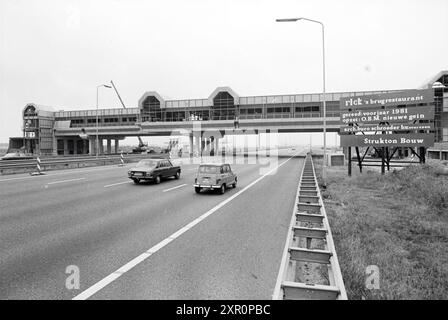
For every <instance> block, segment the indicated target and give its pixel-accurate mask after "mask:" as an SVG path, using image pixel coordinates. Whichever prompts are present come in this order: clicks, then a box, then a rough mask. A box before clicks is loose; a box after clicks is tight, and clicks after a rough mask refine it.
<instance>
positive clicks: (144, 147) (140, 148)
mask: <svg viewBox="0 0 448 320" xmlns="http://www.w3.org/2000/svg"><path fill="white" fill-rule="evenodd" d="M110 83H111V85H112V87H113V88H114V90H115V93H116V94H117V96H118V99H119V100H120V102H121V105H122V106H123V108H124V109H126V106H125V105H124V102H123V99H121V96H120V94H119V93H118V90H117V87H115V84H114V82H113V81H112V80H110ZM137 138H138V147H137V148H134V149H132V152H133V153H142V152H146V151H148V143H144V142H143V140H142V138H141V137H140V136H137Z"/></svg>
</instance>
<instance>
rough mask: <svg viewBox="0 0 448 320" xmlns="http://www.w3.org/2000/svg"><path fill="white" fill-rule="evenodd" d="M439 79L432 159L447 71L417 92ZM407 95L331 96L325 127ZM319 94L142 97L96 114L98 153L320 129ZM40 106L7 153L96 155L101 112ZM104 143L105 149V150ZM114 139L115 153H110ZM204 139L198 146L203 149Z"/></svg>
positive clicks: (445, 118)
mask: <svg viewBox="0 0 448 320" xmlns="http://www.w3.org/2000/svg"><path fill="white" fill-rule="evenodd" d="M435 82H440V83H442V84H443V85H444V86H445V88H443V87H442V88H433V91H434V106H435V131H434V135H435V141H436V144H435V146H434V147H433V148H430V149H428V155H429V156H430V157H433V158H441V159H448V71H441V72H439V73H438V74H437V75H435V76H434V77H433V78H431V79H430V80H429V81H427V82H425V84H424V85H423V86H422V87H421V88H420V89H428V88H432V87H433V84H434V83H435ZM392 91H402V90H382V91H363V92H336V93H327V94H326V117H327V130H328V131H329V132H338V131H339V99H340V98H342V97H350V96H363V95H371V94H377V93H386V92H392ZM322 98H323V95H322V94H321V93H320V94H319V93H314V94H289V95H268V96H239V95H238V94H237V93H236V92H235V91H233V89H232V88H229V87H218V88H216V89H215V90H214V91H213V92H212V93H211V94H210V96H209V97H208V98H204V99H187V100H169V99H166V98H164V97H162V96H161V95H160V94H159V93H157V92H155V91H149V92H145V93H144V94H143V96H142V97H141V98H140V100H139V101H138V107H137V108H126V109H124V108H114V109H99V110H98V137H99V150H98V151H99V153H100V154H104V153H106V154H107V153H117V152H118V150H119V141H120V140H122V139H124V138H125V137H128V136H164V135H165V136H169V135H172V134H176V133H178V134H186V135H190V152H192V151H193V136H195V132H194V130H195V129H194V128H195V124H197V123H198V122H200V123H201V130H217V131H219V133H220V135H219V134H217V135H215V136H216V138H215V137H201V135H200V134H199V136H197V135H196V144H198V139H203V140H204V139H205V140H207V139H209V141H208V143H210V142H211V141H216V149H217V148H218V145H219V144H218V142H219V136H221V137H222V136H223V134H224V131H225V130H232V129H234V128H235V127H234V125H235V120H236V119H237V120H238V125H239V129H240V130H243V131H244V130H250V131H251V132H255V133H257V132H258V131H259V130H277V131H278V132H321V131H322V127H323V111H322V109H323V108H322ZM58 109H62V108H51V107H46V106H41V105H38V104H35V103H29V104H27V105H26V106H25V107H24V109H23V124H22V128H23V137H15V138H10V146H9V147H10V151H11V150H14V149H20V148H23V147H25V150H26V152H27V153H32V154H36V155H85V154H95V153H96V150H95V145H96V143H95V141H96V140H95V139H96V129H97V110H96V109H90V110H80V111H62V110H58ZM104 140H105V141H106V147H104ZM112 141H113V142H114V149H112ZM202 143H203V142H200V143H199V144H200V145H203V144H202Z"/></svg>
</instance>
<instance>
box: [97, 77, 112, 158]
mask: <svg viewBox="0 0 448 320" xmlns="http://www.w3.org/2000/svg"><path fill="white" fill-rule="evenodd" d="M101 87H105V88H109V89H110V88H112V87H111V86H109V85H107V84H100V85H99V86H96V152H95V154H96V157H97V158H98V148H99V142H98V89H99V88H101Z"/></svg>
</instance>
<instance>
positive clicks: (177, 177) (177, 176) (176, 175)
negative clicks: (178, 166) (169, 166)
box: [174, 171, 180, 179]
mask: <svg viewBox="0 0 448 320" xmlns="http://www.w3.org/2000/svg"><path fill="white" fill-rule="evenodd" d="M174 178H176V179H179V178H180V172H179V171H177V172H176V174H175V175H174Z"/></svg>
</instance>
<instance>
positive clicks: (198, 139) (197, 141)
mask: <svg viewBox="0 0 448 320" xmlns="http://www.w3.org/2000/svg"><path fill="white" fill-rule="evenodd" d="M200 138H201V137H200V136H199V134H198V135H196V137H195V140H196V150H197V152H198V155H200V154H201V139H200Z"/></svg>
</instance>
